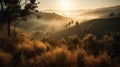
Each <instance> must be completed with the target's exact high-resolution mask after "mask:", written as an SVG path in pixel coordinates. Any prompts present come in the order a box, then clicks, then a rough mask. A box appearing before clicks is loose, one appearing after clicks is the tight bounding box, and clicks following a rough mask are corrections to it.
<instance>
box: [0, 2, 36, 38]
mask: <svg viewBox="0 0 120 67" xmlns="http://www.w3.org/2000/svg"><path fill="white" fill-rule="evenodd" d="M35 1H36V0H0V4H1V14H2V15H1V17H0V21H1V22H3V23H7V32H8V33H7V36H8V37H9V36H10V35H11V30H10V27H11V23H12V22H14V21H15V20H16V19H17V18H18V17H25V16H28V15H30V13H31V12H33V11H34V9H35V8H37V4H36V3H35ZM23 2H24V3H23ZM21 7H22V8H23V9H21Z"/></svg>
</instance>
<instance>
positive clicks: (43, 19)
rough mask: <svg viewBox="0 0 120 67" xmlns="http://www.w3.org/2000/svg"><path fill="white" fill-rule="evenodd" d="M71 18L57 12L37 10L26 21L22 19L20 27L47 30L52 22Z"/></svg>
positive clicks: (56, 23) (29, 30) (28, 30)
mask: <svg viewBox="0 0 120 67" xmlns="http://www.w3.org/2000/svg"><path fill="white" fill-rule="evenodd" d="M68 20H70V18H67V17H64V16H61V15H58V14H56V13H46V12H36V13H33V14H31V15H30V16H29V17H28V18H27V19H26V21H23V20H22V21H20V23H19V24H18V28H20V29H21V30H23V31H27V32H31V31H40V30H45V29H46V28H47V27H48V26H49V25H50V24H53V23H54V24H53V26H54V25H56V26H57V25H58V24H61V23H64V22H66V21H68Z"/></svg>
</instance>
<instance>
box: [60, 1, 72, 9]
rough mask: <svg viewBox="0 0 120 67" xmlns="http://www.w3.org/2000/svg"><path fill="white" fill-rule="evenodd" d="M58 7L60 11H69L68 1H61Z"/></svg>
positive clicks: (69, 3) (69, 4)
mask: <svg viewBox="0 0 120 67" xmlns="http://www.w3.org/2000/svg"><path fill="white" fill-rule="evenodd" d="M59 6H60V9H61V10H70V7H71V2H70V0H62V1H61V2H60V5H59Z"/></svg>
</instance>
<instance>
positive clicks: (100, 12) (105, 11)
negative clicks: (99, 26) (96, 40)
mask: <svg viewBox="0 0 120 67" xmlns="http://www.w3.org/2000/svg"><path fill="white" fill-rule="evenodd" d="M111 12H113V13H115V14H120V5H117V6H111V7H104V8H97V9H93V10H91V11H88V12H86V13H83V14H80V15H82V16H91V15H94V16H106V15H109V14H110V13H111Z"/></svg>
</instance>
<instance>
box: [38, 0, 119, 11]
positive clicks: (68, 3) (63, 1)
mask: <svg viewBox="0 0 120 67" xmlns="http://www.w3.org/2000/svg"><path fill="white" fill-rule="evenodd" d="M37 1H39V2H40V5H39V8H40V9H41V10H42V9H57V10H69V9H71V10H76V9H94V8H101V7H109V6H114V5H120V0H37Z"/></svg>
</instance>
